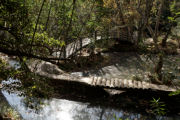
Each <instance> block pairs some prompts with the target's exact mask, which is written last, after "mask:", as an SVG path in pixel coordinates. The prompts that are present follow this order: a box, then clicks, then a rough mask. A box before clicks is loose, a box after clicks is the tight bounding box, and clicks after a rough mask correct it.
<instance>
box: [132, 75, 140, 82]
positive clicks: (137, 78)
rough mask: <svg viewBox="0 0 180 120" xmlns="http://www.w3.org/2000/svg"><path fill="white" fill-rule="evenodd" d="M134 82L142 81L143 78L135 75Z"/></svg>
mask: <svg viewBox="0 0 180 120" xmlns="http://www.w3.org/2000/svg"><path fill="white" fill-rule="evenodd" d="M132 80H135V81H142V78H141V77H140V76H137V75H134V76H133V77H132Z"/></svg>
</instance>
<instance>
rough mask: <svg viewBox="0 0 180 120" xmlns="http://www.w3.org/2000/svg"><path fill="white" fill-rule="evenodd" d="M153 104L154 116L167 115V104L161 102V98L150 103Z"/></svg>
mask: <svg viewBox="0 0 180 120" xmlns="http://www.w3.org/2000/svg"><path fill="white" fill-rule="evenodd" d="M150 102H151V104H150V106H151V110H152V113H153V114H154V115H165V114H166V108H165V106H166V105H165V103H164V102H161V101H160V98H158V99H155V98H153V100H151V101H150Z"/></svg>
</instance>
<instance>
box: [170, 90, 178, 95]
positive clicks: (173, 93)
mask: <svg viewBox="0 0 180 120" xmlns="http://www.w3.org/2000/svg"><path fill="white" fill-rule="evenodd" d="M175 95H180V90H177V91H175V92H171V93H169V96H175Z"/></svg>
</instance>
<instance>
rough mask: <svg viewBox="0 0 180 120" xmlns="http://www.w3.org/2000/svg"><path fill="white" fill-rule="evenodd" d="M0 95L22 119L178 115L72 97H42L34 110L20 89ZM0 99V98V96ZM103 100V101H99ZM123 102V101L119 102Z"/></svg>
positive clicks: (132, 119) (169, 119) (111, 119)
mask: <svg viewBox="0 0 180 120" xmlns="http://www.w3.org/2000/svg"><path fill="white" fill-rule="evenodd" d="M10 65H11V66H13V67H15V68H18V67H20V66H19V65H18V63H16V61H14V60H12V61H10ZM12 81H18V80H13V79H11V78H10V79H9V80H8V81H3V82H2V84H5V83H6V84H11V82H12ZM1 92H2V95H3V96H0V97H4V98H5V99H6V102H7V103H8V104H9V105H10V106H11V107H12V108H13V109H15V110H16V111H17V112H18V113H19V114H20V116H21V117H22V119H24V120H116V119H115V118H122V119H123V120H125V119H126V120H139V119H141V120H153V119H154V120H156V119H162V120H164V119H165V120H179V119H180V116H176V115H175V116H170V117H162V116H154V117H152V118H149V116H148V115H145V114H142V113H139V112H134V111H133V112H132V111H131V110H129V111H128V108H127V109H126V110H124V109H121V108H114V107H111V106H106V105H105V106H102V105H100V104H96V105H91V103H90V102H88V100H87V101H86V102H83V101H76V100H72V99H63V98H50V99H43V100H42V101H43V103H44V104H43V105H42V106H41V109H40V110H38V111H37V110H35V109H32V108H29V107H27V106H26V105H25V103H24V102H23V101H24V100H25V98H26V96H19V95H18V93H20V92H21V91H18V90H17V91H15V92H14V93H9V92H8V91H6V90H1ZM0 100H1V98H0ZM100 102H103V101H100ZM1 103H2V102H0V104H1ZM120 104H122V105H123V104H124V103H120Z"/></svg>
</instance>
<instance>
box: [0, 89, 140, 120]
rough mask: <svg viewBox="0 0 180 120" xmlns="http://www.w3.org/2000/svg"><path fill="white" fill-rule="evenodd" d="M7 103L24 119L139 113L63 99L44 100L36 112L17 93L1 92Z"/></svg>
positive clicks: (97, 118) (98, 119)
mask: <svg viewBox="0 0 180 120" xmlns="http://www.w3.org/2000/svg"><path fill="white" fill-rule="evenodd" d="M2 93H3V94H4V96H5V97H6V99H7V101H8V102H9V104H10V105H11V106H12V107H13V108H15V109H17V111H18V112H19V113H20V114H21V116H22V117H23V118H24V119H25V120H32V119H33V120H107V119H110V120H112V119H113V118H114V115H116V116H117V117H119V118H130V119H135V118H137V119H138V118H140V117H141V115H140V114H133V113H132V114H128V113H126V112H123V111H119V110H114V109H111V108H102V107H98V106H97V107H92V106H89V103H81V102H75V101H69V100H64V99H55V98H53V99H51V100H45V101H44V103H45V104H44V105H43V107H42V109H41V110H40V111H39V112H36V111H35V110H33V109H30V108H26V107H25V105H24V103H23V100H24V97H19V96H18V95H17V94H15V93H12V94H9V93H8V92H6V91H3V92H2Z"/></svg>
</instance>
